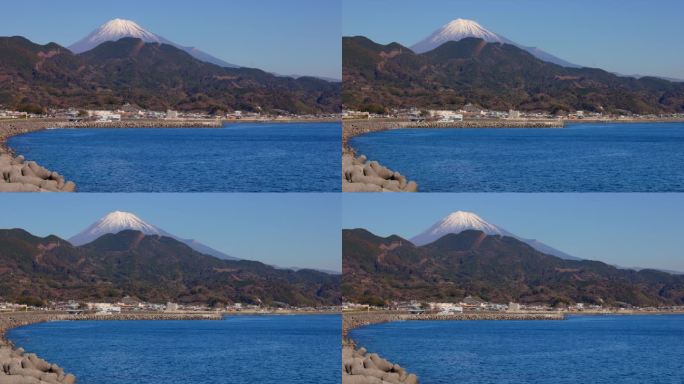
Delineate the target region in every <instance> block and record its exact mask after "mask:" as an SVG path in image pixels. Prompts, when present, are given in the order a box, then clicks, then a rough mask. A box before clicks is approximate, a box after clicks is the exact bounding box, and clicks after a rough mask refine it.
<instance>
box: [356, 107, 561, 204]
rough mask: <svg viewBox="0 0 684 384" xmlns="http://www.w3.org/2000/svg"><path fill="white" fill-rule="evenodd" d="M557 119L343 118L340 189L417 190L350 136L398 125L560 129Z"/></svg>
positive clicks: (367, 190) (371, 190)
mask: <svg viewBox="0 0 684 384" xmlns="http://www.w3.org/2000/svg"><path fill="white" fill-rule="evenodd" d="M562 127H563V121H561V120H500V119H496V120H494V119H482V120H464V121H455V122H448V123H446V122H439V121H420V122H416V121H406V120H396V119H395V120H392V119H372V120H347V121H343V122H342V192H417V191H418V185H417V184H416V182H415V181H408V182H407V180H406V177H405V176H403V175H401V174H400V173H399V172H395V171H392V170H390V169H388V168H386V167H383V166H382V165H380V164H379V163H378V162H377V161H368V160H367V159H366V156H364V155H358V154H357V153H356V151H355V150H354V149H353V148H352V147H351V146H350V145H349V139H351V138H352V137H354V136H359V135H364V134H367V133H371V132H380V131H387V130H390V129H402V128H562Z"/></svg>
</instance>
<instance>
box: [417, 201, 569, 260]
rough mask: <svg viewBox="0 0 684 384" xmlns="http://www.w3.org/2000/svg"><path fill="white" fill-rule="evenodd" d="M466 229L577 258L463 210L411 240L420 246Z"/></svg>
mask: <svg viewBox="0 0 684 384" xmlns="http://www.w3.org/2000/svg"><path fill="white" fill-rule="evenodd" d="M468 230H474V231H480V232H483V233H485V234H487V235H496V236H510V237H514V238H516V239H518V240H520V241H522V242H523V243H526V244H527V245H529V246H531V247H532V248H534V249H536V250H537V251H539V252H542V253H546V254H549V255H552V256H556V257H560V258H561V259H571V260H579V258H577V257H574V256H570V255H568V254H567V253H565V252H562V251H559V250H557V249H555V248H553V247H550V246H548V245H546V244H544V243H542V242H541V241H539V240H534V239H523V238H521V237H519V236H516V235H514V234H512V233H510V232H508V231H507V230H505V229H503V228H501V227H499V226H497V225H494V224H491V223H488V222H487V221H485V220H484V219H482V218H481V217H480V216H478V215H476V214H474V213H472V212H463V211H456V212H453V213H451V214H449V215H448V216H446V217H444V218H443V219H441V220H439V221H437V222H436V223H435V224H433V225H432V226H431V227H430V228H428V229H426V230H425V231H423V232H422V233H420V234H418V235H416V236H414V237H412V238H411V242H412V243H413V244H415V245H418V246H422V245H426V244H430V243H432V242H434V241H436V240H438V239H440V238H442V237H443V236H445V235H447V234H450V233H452V234H459V233H461V232H464V231H468Z"/></svg>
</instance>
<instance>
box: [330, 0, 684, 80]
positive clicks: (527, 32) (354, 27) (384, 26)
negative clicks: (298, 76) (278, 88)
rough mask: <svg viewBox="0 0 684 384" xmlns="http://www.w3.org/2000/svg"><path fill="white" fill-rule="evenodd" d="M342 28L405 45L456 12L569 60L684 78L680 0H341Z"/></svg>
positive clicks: (626, 71) (683, 26)
mask: <svg viewBox="0 0 684 384" xmlns="http://www.w3.org/2000/svg"><path fill="white" fill-rule="evenodd" d="M342 13H343V22H342V32H343V34H344V35H345V36H351V35H364V36H367V37H369V38H371V39H373V40H375V41H377V42H380V43H389V42H392V41H396V42H399V43H401V44H403V45H406V46H410V45H413V44H415V43H416V42H418V41H420V40H422V39H423V38H425V37H427V36H428V35H430V34H431V33H432V32H433V31H434V30H435V29H437V28H439V27H441V26H442V25H444V24H446V23H448V22H449V21H450V20H453V19H456V18H464V19H472V20H475V21H477V22H479V23H480V24H481V25H482V26H484V27H485V28H487V29H489V30H491V31H493V32H496V33H498V34H500V35H503V36H505V37H507V38H509V39H510V40H512V41H515V42H517V43H519V44H523V45H527V46H537V47H539V48H541V49H543V50H545V51H546V52H549V53H551V54H553V55H555V56H558V57H560V58H562V59H565V60H567V61H569V62H572V63H575V64H579V65H584V66H589V67H599V68H603V69H605V70H608V71H614V72H619V73H622V74H648V75H659V76H668V77H675V78H680V79H684V39H682V36H684V22H683V19H682V17H683V15H684V1H681V0H658V1H648V0H599V1H596V0H573V1H567V0H517V1H512V0H425V1H411V0H344V1H343V11H342Z"/></svg>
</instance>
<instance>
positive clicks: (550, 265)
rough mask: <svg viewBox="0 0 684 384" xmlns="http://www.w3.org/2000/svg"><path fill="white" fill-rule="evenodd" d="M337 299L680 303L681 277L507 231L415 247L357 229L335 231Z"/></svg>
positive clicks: (448, 238)
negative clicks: (581, 256)
mask: <svg viewBox="0 0 684 384" xmlns="http://www.w3.org/2000/svg"><path fill="white" fill-rule="evenodd" d="M342 268H343V279H342V295H343V299H344V300H345V301H355V302H377V301H378V300H419V301H457V300H461V299H463V298H464V297H466V296H475V297H480V298H482V299H484V300H487V301H492V302H498V303H507V302H509V301H514V302H520V303H525V304H547V305H567V304H574V303H580V302H581V303H587V304H598V305H608V306H629V305H634V306H661V305H683V304H684V276H682V275H672V274H669V273H665V272H660V271H655V270H651V269H648V270H640V271H634V270H629V269H618V268H616V267H613V266H610V265H608V264H605V263H602V262H598V261H591V260H564V259H561V258H559V257H555V256H551V255H548V254H544V253H542V252H539V251H537V250H535V249H534V248H532V247H531V246H529V245H527V244H525V243H523V242H521V241H519V240H517V239H515V238H513V237H509V236H498V235H487V234H485V233H484V232H481V231H475V230H466V231H464V232H461V233H459V234H453V233H449V234H446V235H444V236H443V237H441V238H439V239H438V240H436V241H434V242H432V243H430V244H427V245H424V246H416V245H414V244H413V243H411V242H410V241H408V240H406V239H403V238H401V237H399V236H396V235H392V236H389V237H379V236H376V235H374V234H373V233H371V232H369V231H367V230H365V229H360V228H359V229H345V230H343V231H342Z"/></svg>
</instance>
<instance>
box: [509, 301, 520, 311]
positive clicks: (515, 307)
mask: <svg viewBox="0 0 684 384" xmlns="http://www.w3.org/2000/svg"><path fill="white" fill-rule="evenodd" d="M508 312H520V304H518V303H513V302H510V303H508Z"/></svg>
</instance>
